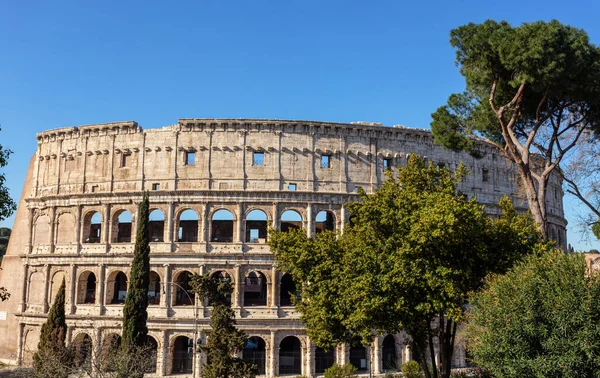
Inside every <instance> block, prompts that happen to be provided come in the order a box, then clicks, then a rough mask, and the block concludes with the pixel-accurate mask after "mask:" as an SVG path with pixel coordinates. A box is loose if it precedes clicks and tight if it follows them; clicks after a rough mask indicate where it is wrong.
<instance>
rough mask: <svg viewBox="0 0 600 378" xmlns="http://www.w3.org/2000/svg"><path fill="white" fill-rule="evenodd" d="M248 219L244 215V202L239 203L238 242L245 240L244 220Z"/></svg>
mask: <svg viewBox="0 0 600 378" xmlns="http://www.w3.org/2000/svg"><path fill="white" fill-rule="evenodd" d="M245 219H246V217H245V215H244V204H243V203H240V204H239V205H238V216H237V231H236V232H237V238H236V240H237V242H238V243H243V242H244V241H245V240H244V220H245Z"/></svg>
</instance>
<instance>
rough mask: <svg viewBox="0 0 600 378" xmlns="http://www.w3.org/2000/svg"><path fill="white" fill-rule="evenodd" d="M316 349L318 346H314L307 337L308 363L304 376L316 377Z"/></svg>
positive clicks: (305, 364) (306, 355)
mask: <svg viewBox="0 0 600 378" xmlns="http://www.w3.org/2000/svg"><path fill="white" fill-rule="evenodd" d="M315 349H316V346H315V344H313V343H312V342H311V341H310V339H309V338H308V336H306V354H305V357H306V358H305V360H306V363H304V364H303V365H304V367H305V369H306V370H305V373H304V374H303V375H305V376H308V377H314V376H315V370H316V369H315V367H316V366H315Z"/></svg>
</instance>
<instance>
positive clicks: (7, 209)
mask: <svg viewBox="0 0 600 378" xmlns="http://www.w3.org/2000/svg"><path fill="white" fill-rule="evenodd" d="M10 154H12V151H11V150H9V149H6V148H3V147H2V145H0V168H2V167H5V166H6V165H7V164H8V158H9V157H10ZM5 183H6V176H5V175H4V173H0V221H2V220H4V219H6V218H8V217H10V216H11V215H12V213H13V212H14V211H15V210H16V209H17V204H16V203H15V202H14V201H13V200H12V198H10V195H9V193H8V188H7V187H6V184H5ZM3 230H6V229H5V228H3ZM3 232H4V231H3ZM8 235H10V230H9V233H8ZM3 236H4V235H3ZM4 249H5V248H4ZM3 254H4V253H0V261H2V260H1V259H2V255H3ZM9 297H10V293H9V292H8V291H7V290H6V288H4V287H0V301H5V300H8V298H9Z"/></svg>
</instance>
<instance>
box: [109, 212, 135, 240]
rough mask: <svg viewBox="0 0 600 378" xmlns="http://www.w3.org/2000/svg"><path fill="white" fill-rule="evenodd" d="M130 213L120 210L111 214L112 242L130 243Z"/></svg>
mask: <svg viewBox="0 0 600 378" xmlns="http://www.w3.org/2000/svg"><path fill="white" fill-rule="evenodd" d="M131 219H132V218H131V213H130V212H129V211H127V210H121V211H118V212H116V213H115V215H114V216H113V227H112V231H113V236H112V242H113V243H131Z"/></svg>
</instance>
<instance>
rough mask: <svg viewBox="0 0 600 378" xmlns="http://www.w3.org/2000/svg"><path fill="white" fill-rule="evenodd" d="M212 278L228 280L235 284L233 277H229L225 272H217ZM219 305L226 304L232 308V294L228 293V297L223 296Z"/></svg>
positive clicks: (212, 274)
mask: <svg viewBox="0 0 600 378" xmlns="http://www.w3.org/2000/svg"><path fill="white" fill-rule="evenodd" d="M211 276H212V277H214V278H216V279H217V280H219V281H225V280H227V281H229V282H231V283H232V284H233V280H232V279H231V276H229V274H228V273H227V272H224V271H222V270H217V271H215V272H213V273H211ZM217 303H219V304H224V305H226V306H231V293H227V294H226V295H224V296H221V298H219V300H218V301H217Z"/></svg>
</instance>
